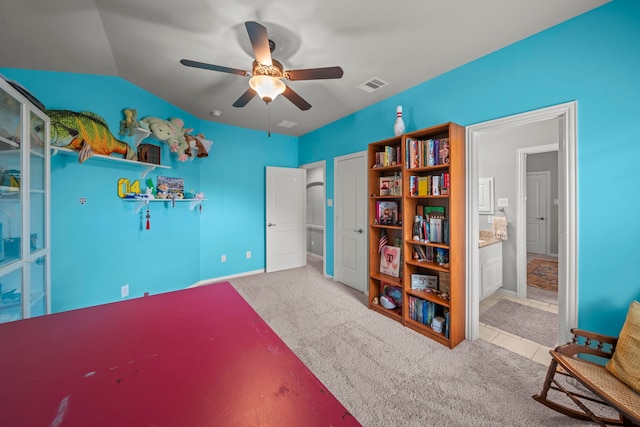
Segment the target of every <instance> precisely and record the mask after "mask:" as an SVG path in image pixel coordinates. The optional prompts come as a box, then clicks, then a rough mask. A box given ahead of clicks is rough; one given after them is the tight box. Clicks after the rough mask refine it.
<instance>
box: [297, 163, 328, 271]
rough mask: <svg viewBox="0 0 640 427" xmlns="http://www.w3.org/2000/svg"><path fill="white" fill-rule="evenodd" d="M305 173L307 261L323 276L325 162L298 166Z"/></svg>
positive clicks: (324, 264)
mask: <svg viewBox="0 0 640 427" xmlns="http://www.w3.org/2000/svg"><path fill="white" fill-rule="evenodd" d="M300 168H302V169H305V170H306V173H307V180H306V182H307V188H306V193H307V206H306V212H307V213H306V227H305V228H306V230H305V234H306V250H307V263H308V264H309V265H311V267H313V268H315V269H316V270H318V271H319V272H320V273H321V274H322V275H323V276H326V275H327V270H326V262H325V260H326V257H325V248H326V237H325V234H326V230H325V224H326V221H325V207H324V200H325V197H326V174H327V172H326V162H325V161H324V160H322V161H319V162H314V163H309V164H306V165H302V166H300Z"/></svg>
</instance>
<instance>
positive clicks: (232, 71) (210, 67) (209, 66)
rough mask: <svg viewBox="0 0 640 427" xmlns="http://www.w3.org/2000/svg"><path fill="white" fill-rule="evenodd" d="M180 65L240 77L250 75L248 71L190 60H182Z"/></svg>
mask: <svg viewBox="0 0 640 427" xmlns="http://www.w3.org/2000/svg"><path fill="white" fill-rule="evenodd" d="M180 63H181V64H182V65H186V66H187V67H194V68H203V69H205V70H212V71H222V72H223V73H230V74H237V75H239V76H248V75H249V73H247V72H246V71H244V70H239V69H237V68H229V67H223V66H220V65H213V64H205V63H204V62H198V61H191V60H189V59H181V60H180Z"/></svg>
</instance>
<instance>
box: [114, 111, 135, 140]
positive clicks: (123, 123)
mask: <svg viewBox="0 0 640 427" xmlns="http://www.w3.org/2000/svg"><path fill="white" fill-rule="evenodd" d="M122 113H123V114H124V119H122V120H120V132H118V135H120V136H124V135H127V136H133V134H134V133H135V131H136V129H138V128H139V127H140V122H138V110H136V109H135V108H126V109H124V110H122Z"/></svg>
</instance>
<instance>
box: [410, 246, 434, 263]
mask: <svg viewBox="0 0 640 427" xmlns="http://www.w3.org/2000/svg"><path fill="white" fill-rule="evenodd" d="M413 259H415V260H416V261H427V262H433V260H434V256H433V248H432V247H431V246H426V247H425V246H422V245H413Z"/></svg>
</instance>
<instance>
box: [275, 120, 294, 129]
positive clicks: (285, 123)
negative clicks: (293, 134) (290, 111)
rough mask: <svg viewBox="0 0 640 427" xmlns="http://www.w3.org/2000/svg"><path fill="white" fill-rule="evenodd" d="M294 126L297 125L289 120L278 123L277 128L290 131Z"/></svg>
mask: <svg viewBox="0 0 640 427" xmlns="http://www.w3.org/2000/svg"><path fill="white" fill-rule="evenodd" d="M296 125H297V123H296V122H290V121H289V120H283V121H281V122H280V123H278V126H282V127H283V128H287V129H290V128H292V127H294V126H296Z"/></svg>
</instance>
